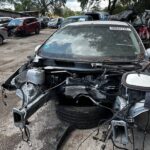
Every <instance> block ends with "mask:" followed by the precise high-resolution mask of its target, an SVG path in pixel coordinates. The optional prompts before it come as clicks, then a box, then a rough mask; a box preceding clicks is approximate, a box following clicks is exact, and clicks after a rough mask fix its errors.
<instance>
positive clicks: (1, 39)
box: [0, 35, 4, 45]
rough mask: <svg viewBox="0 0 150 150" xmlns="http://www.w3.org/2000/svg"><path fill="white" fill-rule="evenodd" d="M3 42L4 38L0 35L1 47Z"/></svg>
mask: <svg viewBox="0 0 150 150" xmlns="http://www.w3.org/2000/svg"><path fill="white" fill-rule="evenodd" d="M3 42H4V38H3V37H2V36H1V35H0V45H2V44H3Z"/></svg>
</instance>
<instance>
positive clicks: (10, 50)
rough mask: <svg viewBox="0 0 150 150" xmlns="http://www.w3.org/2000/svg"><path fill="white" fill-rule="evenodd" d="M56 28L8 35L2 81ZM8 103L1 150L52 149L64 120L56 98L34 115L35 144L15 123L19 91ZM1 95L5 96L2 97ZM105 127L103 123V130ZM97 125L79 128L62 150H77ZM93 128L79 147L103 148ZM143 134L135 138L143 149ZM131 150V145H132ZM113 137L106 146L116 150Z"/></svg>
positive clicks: (0, 63) (0, 64)
mask: <svg viewBox="0 0 150 150" xmlns="http://www.w3.org/2000/svg"><path fill="white" fill-rule="evenodd" d="M53 32H54V30H51V29H45V30H42V31H41V33H40V34H39V35H31V36H29V37H22V38H19V37H15V38H12V39H8V40H7V41H6V42H5V44H4V45H2V46H0V56H1V58H0V84H1V83H3V82H4V81H5V79H7V78H8V77H9V75H11V74H12V73H13V72H14V71H15V70H16V69H17V68H19V66H20V65H21V64H23V63H24V62H25V61H26V60H27V59H26V58H27V56H29V55H32V54H33V53H34V48H35V47H36V46H37V45H40V44H42V43H43V42H44V41H45V40H46V39H47V38H48V37H49V35H50V34H52V33H53ZM7 95H8V99H7V100H6V102H7V106H4V105H3V103H2V101H0V150H52V149H53V147H54V145H52V144H51V141H52V140H53V139H52V135H53V133H54V131H55V130H56V127H57V126H58V125H59V124H60V121H59V120H58V119H57V118H56V114H55V109H54V104H53V102H49V103H48V104H47V105H44V106H43V107H42V108H41V109H40V110H39V111H38V112H37V113H35V114H34V115H33V116H32V117H31V118H30V120H29V121H30V122H31V124H30V131H31V142H32V146H29V145H28V144H27V143H25V142H23V141H22V139H21V134H20V130H19V129H18V128H16V127H15V126H14V124H13V118H12V108H13V107H18V106H19V103H20V101H19V100H18V98H17V96H16V95H15V93H10V92H8V93H7ZM0 99H1V97H0ZM104 129H105V127H104V126H102V129H101V130H100V134H99V137H101V132H102V131H103V130H104ZM94 130H95V129H91V130H75V131H73V132H72V133H71V134H70V136H69V138H68V140H67V141H66V142H65V143H64V145H63V147H62V150H77V148H78V146H79V144H80V143H81V142H82V141H83V140H84V139H85V138H86V137H87V136H88V135H89V134H90V133H92V132H93V131H94ZM94 134H96V133H95V132H93V134H92V136H90V137H89V138H88V139H87V140H86V141H85V142H84V143H83V144H82V145H81V146H80V148H79V150H100V147H101V145H102V142H101V141H99V140H97V141H96V140H93V135H94ZM149 139H150V136H149V135H148V136H147V137H146V140H145V150H149V149H150V148H149V145H150V140H149ZM142 140H143V134H141V133H140V132H138V131H136V134H135V142H136V148H138V150H142V148H141V146H142ZM128 148H129V150H131V149H132V148H131V146H130V145H128ZM112 149H113V148H112V144H111V141H109V142H108V145H107V147H106V150H112Z"/></svg>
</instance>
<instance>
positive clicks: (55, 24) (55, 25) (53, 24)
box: [48, 18, 64, 28]
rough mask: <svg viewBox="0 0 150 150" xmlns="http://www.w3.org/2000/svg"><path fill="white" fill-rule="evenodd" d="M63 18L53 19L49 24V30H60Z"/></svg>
mask: <svg viewBox="0 0 150 150" xmlns="http://www.w3.org/2000/svg"><path fill="white" fill-rule="evenodd" d="M63 20H64V19H63V18H55V19H51V20H50V21H49V22H48V27H49V28H59V27H60V26H61V24H62V22H63Z"/></svg>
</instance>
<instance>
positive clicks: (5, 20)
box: [0, 17, 13, 27]
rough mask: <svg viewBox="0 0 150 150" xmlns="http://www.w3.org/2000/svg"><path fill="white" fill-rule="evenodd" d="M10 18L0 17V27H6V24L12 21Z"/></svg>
mask: <svg viewBox="0 0 150 150" xmlns="http://www.w3.org/2000/svg"><path fill="white" fill-rule="evenodd" d="M12 19H13V18H11V17H0V27H7V25H8V23H9V22H10V21H11V20H12Z"/></svg>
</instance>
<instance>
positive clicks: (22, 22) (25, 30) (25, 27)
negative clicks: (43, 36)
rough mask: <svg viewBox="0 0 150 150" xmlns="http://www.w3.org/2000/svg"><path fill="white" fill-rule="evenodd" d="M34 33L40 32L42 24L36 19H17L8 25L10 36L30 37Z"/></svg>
mask: <svg viewBox="0 0 150 150" xmlns="http://www.w3.org/2000/svg"><path fill="white" fill-rule="evenodd" d="M33 32H35V34H39V32H40V23H39V22H38V20H37V19H36V18H35V17H23V18H16V19H13V20H11V21H10V22H9V24H8V34H9V35H13V34H14V35H28V34H30V33H33Z"/></svg>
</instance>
